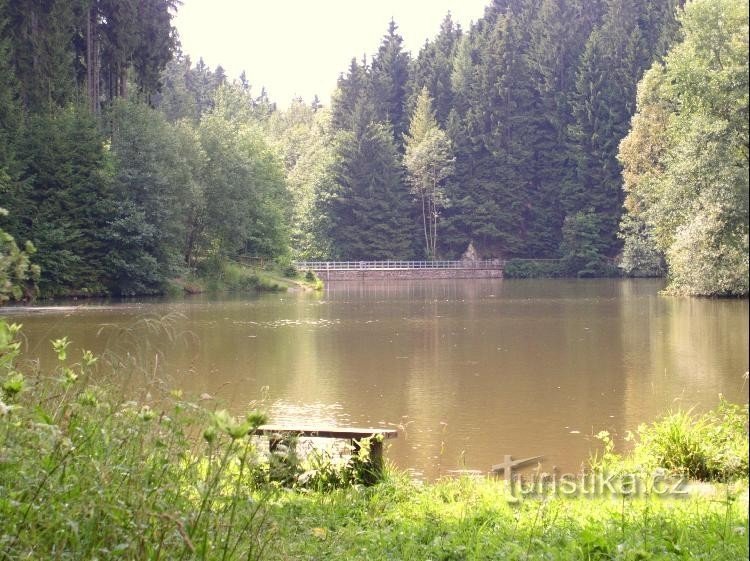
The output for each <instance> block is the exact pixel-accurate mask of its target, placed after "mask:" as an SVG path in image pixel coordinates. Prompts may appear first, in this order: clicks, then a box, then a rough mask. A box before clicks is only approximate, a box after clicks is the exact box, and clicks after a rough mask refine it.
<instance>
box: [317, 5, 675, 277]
mask: <svg viewBox="0 0 750 561" xmlns="http://www.w3.org/2000/svg"><path fill="white" fill-rule="evenodd" d="M676 8H677V5H676V2H675V1H673V0H659V1H656V2H653V1H645V0H617V1H604V0H602V1H594V2H591V1H586V2H583V1H579V0H503V1H500V0H496V1H494V2H492V3H491V4H490V6H488V7H487V9H486V12H485V15H484V17H483V18H481V19H480V20H479V21H478V22H476V23H475V24H474V25H472V27H471V28H470V29H469V30H468V31H466V32H464V31H463V30H462V29H460V27H458V26H457V25H455V24H454V23H453V22H452V20H451V18H450V16H447V17H446V18H445V20H444V21H443V23H442V25H441V28H440V32H439V34H438V36H437V37H436V38H435V39H434V41H431V42H428V43H427V44H426V45H425V46H424V47H423V48H422V49H421V51H420V52H419V54H418V55H417V57H416V58H415V59H413V60H410V57H409V55H408V54H407V53H405V52H404V51H403V49H402V39H401V37H400V36H399V34H398V32H397V28H396V26H395V24H394V23H393V22H391V25H390V26H389V28H388V32H387V34H386V35H385V37H384V38H383V42H382V44H381V46H380V48H379V49H378V52H377V53H376V54H375V55H374V57H373V58H372V60H370V61H369V62H368V61H367V60H366V59H364V60H362V61H361V62H359V61H357V60H352V62H351V65H350V68H349V70H348V72H347V73H346V75H344V76H342V77H341V79H340V80H339V87H338V91H337V95H336V96H335V98H334V102H333V107H332V111H333V118H332V122H333V129H334V131H341V134H342V135H349V139H348V140H347V141H344V142H343V143H339V145H338V146H339V148H338V151H337V155H338V157H339V160H340V161H341V162H343V163H340V164H339V167H338V169H337V171H336V173H335V175H336V181H335V189H334V191H333V192H332V193H328V194H327V195H328V198H329V201H330V202H329V204H328V207H327V208H326V209H325V210H326V212H327V214H328V215H330V217H331V220H330V226H331V227H332V228H331V229H330V230H329V232H328V235H329V237H330V238H331V247H332V248H333V250H334V253H335V255H336V256H341V257H343V256H346V257H350V258H352V257H353V258H358V257H359V256H374V255H378V256H383V257H386V256H387V257H392V258H399V257H414V256H434V255H435V254H436V253H439V254H441V255H445V256H451V257H455V256H459V255H461V254H462V253H463V252H464V251H465V250H466V248H467V247H468V245H469V243H473V244H474V246H475V247H476V248H477V249H478V251H479V253H480V254H481V255H485V256H491V257H561V256H563V255H565V254H567V253H570V252H571V251H572V252H574V253H575V254H577V255H578V254H580V255H585V256H586V257H585V259H572V260H570V261H569V264H570V267H571V270H570V271H569V272H570V273H576V272H577V271H580V270H584V269H586V270H590V271H591V272H593V273H602V272H604V271H605V269H606V264H607V258H611V257H614V256H615V255H616V254H617V253H618V252H619V250H620V247H621V242H620V240H619V239H618V237H617V232H618V227H619V221H620V215H621V207H622V202H623V191H622V188H621V186H622V180H621V176H620V171H621V170H620V166H619V164H618V161H617V147H618V143H619V141H620V140H621V139H622V138H623V137H624V136H625V135H626V133H627V131H628V128H629V123H630V117H631V115H632V114H633V112H634V109H635V92H636V85H637V83H638V80H639V79H640V77H641V75H642V73H643V72H644V70H646V69H647V68H648V67H649V66H650V65H651V63H652V62H653V61H654V60H655V59H657V58H659V57H660V56H661V55H663V54H664V53H665V52H666V49H667V46H668V45H669V44H670V42H671V40H672V39H673V37H674V36H675V33H676V30H677V24H676V20H675V14H676ZM423 88H424V89H425V90H426V91H427V93H428V94H429V96H430V97H431V101H432V104H433V106H434V117H435V120H436V124H437V126H438V128H439V129H440V130H442V131H444V132H445V133H446V134H447V136H448V138H449V140H450V145H451V150H452V153H453V160H454V162H453V164H454V165H453V169H452V173H451V174H450V175H446V177H444V178H443V179H442V181H441V183H442V184H441V185H440V189H439V195H440V196H439V201H438V204H435V205H433V206H432V207H431V212H430V213H429V218H430V219H431V227H432V229H433V232H435V234H434V235H435V236H436V237H437V243H435V242H434V240H428V243H427V244H425V243H420V242H419V239H420V238H419V234H420V230H421V229H422V228H419V223H420V218H419V217H420V216H421V210H420V205H421V204H422V200H420V197H414V196H410V195H409V189H408V187H407V186H406V185H405V184H408V183H413V178H411V177H404V176H403V174H402V177H400V178H399V177H398V175H397V174H394V173H386V172H385V171H384V170H386V169H389V167H392V165H391V166H384V165H380V166H379V169H380V170H381V171H382V172H383V173H381V174H380V175H379V176H378V177H377V178H374V177H373V174H371V173H364V174H363V175H362V177H361V178H359V179H358V178H356V177H352V176H351V174H350V173H348V172H347V170H348V169H349V168H354V169H357V170H362V166H361V165H360V160H361V159H362V158H363V157H364V158H366V159H367V161H370V162H371V161H373V160H375V159H376V158H380V159H382V160H383V161H384V162H386V161H387V162H390V161H392V160H393V159H394V158H395V159H396V160H398V158H399V156H400V154H402V153H403V152H404V148H405V147H404V139H405V136H404V133H405V132H406V131H407V130H408V128H409V119H410V116H411V115H412V113H413V112H414V110H415V108H416V106H417V99H418V98H419V95H420V92H421V91H422V90H423ZM376 129H377V131H378V134H379V135H380V136H381V137H382V140H381V142H380V143H379V144H374V145H373V144H371V142H369V143H368V139H371V138H372V137H373V135H374V134H376ZM386 132H390V137H391V141H390V142H387V139H386V138H385V137H386V136H387V135H386V134H385V133H386ZM353 146H355V147H357V148H356V150H355V149H353V148H352V147H353ZM373 150H375V151H376V152H375V153H377V156H374V155H373V152H372V151H373ZM448 159H449V158H448ZM443 160H444V161H445V160H446V158H443ZM386 199H387V200H388V201H389V204H386V205H384V206H383V209H382V210H381V209H380V208H379V207H378V204H377V203H378V202H379V201H383V200H386ZM415 216H416V219H415ZM398 217H408V218H409V219H408V220H398V219H397V218H398ZM367 221H374V222H377V223H378V224H380V225H381V231H379V232H378V233H377V235H373V234H372V232H371V230H370V229H368V228H358V226H359V225H362V224H363V223H366V222H367ZM386 225H387V226H386ZM415 226H417V227H416V228H415ZM386 230H387V231H386ZM566 232H568V233H569V236H568V238H570V239H568V240H564V239H563V238H564V237H565V233H566ZM381 239H391V240H395V241H396V243H393V244H392V245H389V246H388V248H387V251H385V252H384V251H383V250H382V242H381ZM409 240H411V243H408V241H409ZM580 246H585V247H580ZM589 246H590V247H589Z"/></svg>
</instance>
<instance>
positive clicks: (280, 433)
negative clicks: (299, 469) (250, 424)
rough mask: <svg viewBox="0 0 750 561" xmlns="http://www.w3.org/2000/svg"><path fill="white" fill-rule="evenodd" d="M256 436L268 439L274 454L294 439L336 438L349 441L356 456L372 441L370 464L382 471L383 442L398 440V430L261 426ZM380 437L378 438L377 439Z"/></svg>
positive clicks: (269, 446)
mask: <svg viewBox="0 0 750 561" xmlns="http://www.w3.org/2000/svg"><path fill="white" fill-rule="evenodd" d="M255 434H257V435H261V436H267V437H268V448H269V450H270V451H271V452H274V451H275V450H276V449H277V448H278V447H279V445H280V444H282V443H285V442H289V441H290V440H291V439H293V438H335V439H338V440H348V441H350V443H351V445H352V449H353V451H354V454H355V455H358V454H359V451H360V448H361V444H360V442H361V441H362V440H363V439H371V440H370V462H371V463H372V465H373V467H375V468H377V469H380V468H381V467H382V465H383V441H384V440H386V439H390V438H396V437H397V436H398V431H397V430H396V429H379V428H370V429H366V428H356V427H343V428H339V427H320V426H311V425H294V426H291V425H261V426H260V427H258V429H257V430H256V431H255ZM375 437H378V438H375Z"/></svg>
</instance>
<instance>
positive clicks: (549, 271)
mask: <svg viewBox="0 0 750 561" xmlns="http://www.w3.org/2000/svg"><path fill="white" fill-rule="evenodd" d="M503 276H505V278H508V279H540V278H541V279H545V278H558V277H562V276H564V273H563V270H562V267H561V265H560V261H558V260H543V259H538V260H535V259H510V260H509V261H508V262H507V263H506V264H505V268H504V269H503Z"/></svg>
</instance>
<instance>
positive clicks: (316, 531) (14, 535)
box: [0, 321, 748, 561]
mask: <svg viewBox="0 0 750 561" xmlns="http://www.w3.org/2000/svg"><path fill="white" fill-rule="evenodd" d="M18 331H19V330H18V328H17V327H13V326H8V325H7V324H6V323H4V322H2V321H0V388H1V389H0V559H3V560H10V559H14V560H15V559H61V560H63V559H154V560H156V559H170V560H171V559H216V560H219V559H221V560H228V559H233V560H234V559H274V560H275V559H278V560H282V559H285V560H287V559H294V560H311V559H332V560H351V559H363V560H378V559H383V560H386V559H389V560H390V559H414V560H427V559H432V560H442V561H454V560H475V559H476V560H480V559H482V560H485V559H486V560H490V559H517V560H532V559H534V560H550V559H571V560H572V559H582V560H594V559H597V560H600V559H601V560H604V559H612V560H636V559H638V560H642V559H654V560H656V559H675V560H677V559H680V560H682V559H706V560H708V559H726V560H733V561H734V560H737V559H742V558H747V555H748V541H747V540H748V538H747V530H748V518H747V408H746V407H737V406H732V405H729V404H721V405H720V406H719V408H718V409H716V410H715V411H712V412H710V413H708V414H705V415H701V416H698V415H692V414H690V413H685V412H678V413H675V414H673V415H666V416H665V417H664V418H663V419H661V420H659V421H658V422H656V423H654V424H651V425H646V426H643V427H641V428H640V429H639V430H638V431H637V432H636V433H635V436H634V440H635V442H634V448H633V452H632V453H629V454H628V455H626V456H618V455H617V453H616V451H615V450H614V448H613V447H612V445H611V441H609V439H608V437H607V435H606V434H602V435H601V438H602V440H603V441H604V445H603V451H602V452H601V453H600V454H599V455H597V456H596V457H595V458H594V459H593V460H592V462H591V468H592V473H594V472H596V471H597V470H600V471H602V472H609V473H615V474H624V473H630V472H637V473H639V474H642V475H644V476H646V477H651V474H653V473H655V472H658V473H663V474H668V475H669V476H670V477H672V478H674V479H679V477H681V476H687V477H690V478H691V479H694V478H695V477H701V478H703V479H706V480H710V482H711V483H710V484H708V485H703V486H697V485H696V484H695V483H693V484H691V486H689V487H688V488H687V489H685V488H681V491H687V493H686V494H678V495H669V494H660V493H658V492H655V491H649V490H646V491H645V492H642V493H633V494H627V493H624V492H619V491H618V492H616V493H591V494H587V493H576V494H570V493H568V492H549V489H547V491H544V492H539V493H533V494H526V493H524V492H522V490H521V491H519V490H518V489H514V488H512V487H509V486H506V485H504V484H503V483H502V482H499V481H495V480H492V479H488V478H479V479H470V478H459V479H445V480H440V481H436V482H431V483H420V482H416V481H413V480H411V479H409V478H408V477H407V476H406V475H405V474H404V473H403V472H400V471H398V470H395V469H387V470H386V472H385V473H384V474H382V477H381V479H380V481H379V482H378V483H377V484H375V485H364V484H363V483H364V482H365V481H367V479H369V475H370V473H369V469H370V466H368V463H367V461H366V459H365V460H363V461H359V462H350V463H349V464H348V465H347V466H346V467H344V468H339V467H336V466H334V465H332V464H331V463H329V462H327V461H325V460H324V459H322V458H318V459H317V460H307V461H301V460H299V459H297V458H296V457H295V456H294V455H293V454H287V455H282V456H273V457H267V456H266V454H264V453H263V452H262V451H261V449H260V448H259V447H258V446H256V442H257V441H256V440H255V439H253V438H252V435H253V432H254V430H255V428H256V427H257V426H258V425H259V424H261V423H263V422H264V421H265V416H264V415H263V414H262V413H260V412H258V410H257V406H256V405H253V404H250V406H249V408H248V410H249V412H248V413H247V414H246V415H243V416H240V417H233V416H232V415H230V414H228V413H226V412H225V411H221V410H217V408H216V407H215V406H214V405H212V404H213V403H214V402H213V401H206V400H203V401H201V400H193V399H188V398H187V397H186V396H183V395H182V394H181V393H180V392H179V391H168V390H166V389H164V388H162V389H159V387H158V384H154V385H152V386H151V387H148V388H147V389H144V390H143V391H142V392H141V393H140V394H136V395H132V394H130V395H128V396H127V398H118V393H117V391H115V390H114V389H113V388H116V387H118V386H117V382H118V381H119V379H120V378H121V377H122V376H125V375H126V374H127V373H123V372H119V373H118V372H115V373H114V374H112V373H111V367H110V365H104V364H101V361H100V359H97V357H94V356H92V355H91V353H88V352H86V351H81V350H74V348H73V345H71V344H70V343H69V342H68V341H67V340H66V339H62V340H57V341H54V342H53V346H54V348H55V352H56V353H57V357H58V364H57V367H56V368H55V369H54V370H53V371H51V372H40V371H38V369H37V368H36V362H34V361H33V360H29V357H25V356H23V354H22V353H21V346H20V344H19V343H18V338H19V332H18ZM671 480H672V479H670V481H671ZM620 491H621V490H620Z"/></svg>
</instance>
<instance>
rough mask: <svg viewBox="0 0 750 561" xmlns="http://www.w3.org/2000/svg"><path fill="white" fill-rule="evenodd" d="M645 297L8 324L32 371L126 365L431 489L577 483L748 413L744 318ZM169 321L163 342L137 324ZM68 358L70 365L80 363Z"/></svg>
mask: <svg viewBox="0 0 750 561" xmlns="http://www.w3.org/2000/svg"><path fill="white" fill-rule="evenodd" d="M661 287H662V283H661V282H660V281H651V280H570V281H566V280H519V281H511V280H477V281H471V280H457V281H414V282H412V281H400V282H391V283H368V284H365V283H331V284H329V285H328V287H327V289H326V290H325V291H324V292H323V293H321V294H312V293H290V294H281V295H280V294H268V295H262V296H257V297H242V298H237V297H222V298H209V297H204V296H199V297H195V298H189V299H185V300H180V301H171V302H160V301H128V302H119V303H107V304H102V303H83V304H81V305H77V304H78V303H73V304H72V305H71V303H66V305H65V306H62V305H61V306H57V305H52V306H46V307H43V308H37V309H29V308H25V309H13V310H4V312H3V313H4V314H5V315H6V316H10V317H11V319H13V320H14V321H20V322H22V323H23V324H24V333H25V336H26V338H27V347H28V350H29V351H30V353H31V354H32V355H35V356H41V357H42V362H43V364H49V363H51V360H52V357H51V353H50V351H49V340H50V339H54V338H57V337H61V336H63V335H67V336H68V337H69V338H70V339H72V340H73V345H72V346H73V347H74V348H89V349H92V350H94V351H96V352H100V353H101V352H104V351H105V350H106V349H110V350H112V351H113V352H117V353H119V354H120V355H121V356H123V355H124V354H125V353H127V352H130V353H131V355H132V356H134V357H136V358H135V362H138V363H139V364H141V365H142V366H143V371H142V372H138V373H136V374H134V375H133V376H132V379H130V380H128V383H129V384H130V387H131V388H132V389H133V390H134V391H136V390H138V389H140V388H141V387H142V384H144V383H146V382H145V381H146V380H148V379H149V377H150V376H152V375H153V372H158V373H159V377H160V378H166V379H168V382H166V384H167V385H169V386H171V387H179V388H181V389H183V390H184V391H185V392H187V393H188V394H192V395H195V396H198V395H200V394H203V393H208V394H210V395H212V396H216V397H217V398H219V399H220V400H221V401H222V403H223V404H224V406H226V407H228V408H230V409H232V410H234V411H236V412H237V413H240V412H242V411H244V409H245V408H246V406H247V404H248V403H249V402H251V401H252V400H255V399H257V398H258V397H260V396H261V395H262V394H263V393H264V392H265V391H266V390H264V388H268V389H267V392H268V395H269V398H270V401H269V403H270V404H271V412H272V415H273V418H274V421H300V420H301V421H305V422H309V421H320V422H325V423H337V424H339V425H344V426H345V425H358V426H399V427H400V428H401V434H400V436H399V438H398V439H397V440H396V441H391V442H393V444H392V446H391V448H390V449H389V450H388V452H387V454H388V457H389V458H390V459H392V460H393V461H394V462H395V463H396V464H397V465H399V466H400V467H403V468H408V469H412V470H414V471H415V472H416V473H418V474H424V475H425V476H427V477H434V476H437V475H440V474H443V473H445V472H446V471H448V470H451V469H455V468H457V467H466V468H474V469H480V470H487V469H488V468H489V467H490V466H491V465H492V464H494V463H499V462H500V461H501V460H502V459H503V456H504V455H506V454H511V455H513V456H514V457H527V456H538V455H542V456H544V459H545V461H544V467H545V468H549V469H551V468H552V466H557V467H558V468H559V469H561V470H565V471H569V470H576V469H578V467H579V466H580V464H581V462H583V461H585V460H586V459H587V458H588V456H589V454H590V452H591V450H593V449H594V448H595V447H596V439H594V438H593V435H595V434H596V433H597V432H599V431H600V430H608V431H610V432H611V433H613V434H614V435H616V437H617V438H622V437H623V436H624V435H625V434H626V432H627V431H628V430H633V429H635V428H636V427H637V425H638V424H639V423H642V422H645V421H650V420H652V419H653V418H654V417H655V416H656V415H658V414H659V413H661V412H663V411H666V410H667V409H670V408H676V407H696V408H697V409H698V410H700V409H705V408H707V407H712V406H715V405H716V404H717V403H718V396H719V394H723V395H724V396H725V397H727V398H728V399H729V400H731V401H734V402H738V403H747V399H748V386H747V381H746V379H745V378H744V374H745V372H747V370H748V301H747V300H709V299H689V298H673V297H665V296H660V295H659V294H658V291H659V289H660V288H661ZM165 315H166V316H167V317H168V318H169V325H170V329H168V330H160V329H157V328H156V327H155V325H154V324H151V323H148V321H144V319H143V318H153V317H159V316H165ZM76 352H77V351H76Z"/></svg>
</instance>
